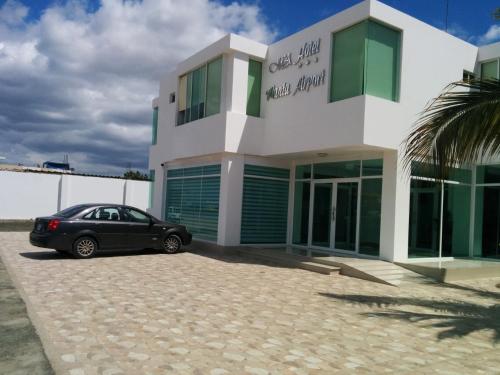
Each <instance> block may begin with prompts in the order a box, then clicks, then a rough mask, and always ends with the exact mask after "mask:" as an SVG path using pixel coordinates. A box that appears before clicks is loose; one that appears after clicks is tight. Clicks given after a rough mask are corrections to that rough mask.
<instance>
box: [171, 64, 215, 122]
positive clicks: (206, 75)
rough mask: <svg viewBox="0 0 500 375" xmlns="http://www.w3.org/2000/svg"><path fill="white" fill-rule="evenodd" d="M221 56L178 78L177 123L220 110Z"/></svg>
mask: <svg viewBox="0 0 500 375" xmlns="http://www.w3.org/2000/svg"><path fill="white" fill-rule="evenodd" d="M221 79H222V57H220V58H218V59H216V60H214V61H211V62H210V63H208V64H206V65H203V66H202V67H200V68H198V69H196V70H193V71H192V72H189V73H187V74H185V75H184V76H182V77H180V78H179V95H185V97H182V98H181V97H179V100H178V103H179V104H178V113H177V125H182V124H184V123H186V122H190V121H195V120H198V119H201V118H204V117H206V116H210V115H213V114H216V113H219V112H220V101H221V87H222V81H221Z"/></svg>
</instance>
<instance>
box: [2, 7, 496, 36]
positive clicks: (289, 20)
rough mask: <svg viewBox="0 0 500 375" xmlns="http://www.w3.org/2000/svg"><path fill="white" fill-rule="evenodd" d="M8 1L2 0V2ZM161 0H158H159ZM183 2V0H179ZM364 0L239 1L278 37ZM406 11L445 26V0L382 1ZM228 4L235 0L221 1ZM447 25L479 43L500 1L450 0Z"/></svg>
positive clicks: (33, 13)
mask: <svg viewBox="0 0 500 375" xmlns="http://www.w3.org/2000/svg"><path fill="white" fill-rule="evenodd" d="M5 1H6V0H0V4H3V3H5ZM158 1H159V0H158ZM179 1H182V0H179ZM360 1H361V0H329V1H327V0H307V1H304V0H300V1H299V0H288V1H286V5H284V3H285V2H283V1H274V0H260V1H246V0H243V1H239V2H240V3H247V4H257V5H258V6H259V7H260V8H261V9H262V13H263V15H264V17H265V22H266V23H267V24H268V25H270V26H272V27H273V28H274V29H276V30H277V31H278V39H280V38H282V37H285V36H287V35H290V34H293V33H294V32H297V31H299V30H301V29H303V28H305V27H307V26H310V25H312V24H314V23H316V22H318V21H320V20H322V19H324V18H326V17H328V16H331V15H333V14H335V13H337V12H339V11H342V10H343V9H346V8H348V7H350V6H352V5H355V4H357V3H359V2H360ZM381 1H382V2H383V3H386V4H387V5H389V6H392V7H394V8H396V9H398V10H400V11H402V12H404V13H407V14H410V15H412V16H413V17H415V18H418V19H419V20H422V21H424V22H426V23H428V24H430V25H433V26H435V27H437V28H440V29H444V27H445V14H446V0H381ZM21 2H22V3H23V4H25V5H27V6H28V7H29V8H30V12H29V15H28V19H31V20H34V19H37V18H38V17H40V14H41V13H42V12H43V10H44V9H45V8H47V6H50V5H53V4H60V3H63V2H65V0H57V1H54V0H21ZM85 2H86V3H87V10H88V11H94V10H96V9H97V8H98V7H99V4H100V1H99V0H89V1H85ZM220 2H221V3H223V4H225V5H229V4H231V3H233V2H234V1H233V0H223V1H220ZM448 3H449V4H448V28H449V30H450V32H452V33H454V34H456V35H457V36H459V37H461V38H462V39H469V38H470V41H471V42H476V41H477V40H476V39H475V38H478V37H479V36H481V35H484V34H485V33H486V32H487V31H488V29H489V27H490V26H491V25H493V24H495V20H494V19H493V18H492V16H491V13H492V12H493V10H494V9H495V8H497V7H500V1H498V0H477V1H473V0H448Z"/></svg>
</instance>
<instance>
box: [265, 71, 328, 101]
mask: <svg viewBox="0 0 500 375" xmlns="http://www.w3.org/2000/svg"><path fill="white" fill-rule="evenodd" d="M325 77H326V70H325V69H323V71H322V72H321V73H318V74H311V75H303V76H302V77H300V79H299V81H298V82H297V85H296V86H295V90H294V91H293V94H292V90H291V89H292V85H291V84H290V83H288V82H285V83H283V84H282V85H279V86H276V85H273V86H271V88H270V89H268V90H267V91H266V97H267V100H269V99H279V98H282V97H284V96H288V95H292V96H294V95H295V94H297V93H298V92H300V91H306V92H309V89H310V88H311V87H317V86H321V85H324V84H325Z"/></svg>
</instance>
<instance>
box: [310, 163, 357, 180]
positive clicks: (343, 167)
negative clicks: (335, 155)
mask: <svg viewBox="0 0 500 375" xmlns="http://www.w3.org/2000/svg"><path fill="white" fill-rule="evenodd" d="M360 164H361V163H360V162H359V160H354V161H341V162H335V163H320V164H314V178H345V177H359V176H360V174H359V172H360Z"/></svg>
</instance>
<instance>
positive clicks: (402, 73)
mask: <svg viewBox="0 0 500 375" xmlns="http://www.w3.org/2000/svg"><path fill="white" fill-rule="evenodd" d="M499 56H500V43H497V44H493V45H489V46H484V47H477V46H474V45H472V44H469V43H467V42H465V41H463V40H460V39H457V38H456V37H454V36H452V35H450V34H447V33H445V32H443V31H441V30H438V29H436V28H434V27H432V26H429V25H427V24H425V23H423V22H421V21H419V20H417V19H415V18H412V17H410V16H408V15H406V14H404V13H401V12H399V11H397V10H395V9H393V8H391V7H389V6H387V5H384V4H382V3H380V2H378V1H375V0H366V1H363V2H361V3H360V4H358V5H356V6H354V7H352V8H349V9H347V10H345V11H343V12H341V13H338V14H336V15H334V16H332V17H330V18H327V19H325V20H323V21H321V22H319V23H317V24H315V25H312V26H311V27H308V28H307V29H304V30H302V31H300V32H298V33H296V34H293V35H291V36H289V37H287V38H285V39H283V40H280V41H278V42H276V43H274V44H271V45H264V44H261V43H258V42H255V41H252V40H249V39H246V38H243V37H240V36H237V35H233V34H230V35H226V36H225V37H224V38H222V39H220V40H219V41H217V42H215V43H213V44H212V45H210V46H208V47H206V48H205V49H203V50H201V51H199V52H198V53H196V54H195V55H193V56H191V57H190V58H188V59H187V60H185V61H183V62H181V63H180V64H179V65H178V66H177V68H176V69H175V70H174V71H173V72H172V73H169V74H168V75H166V76H165V77H164V78H163V79H162V80H161V83H160V95H159V97H158V98H157V99H155V100H154V101H153V108H154V121H153V125H154V129H153V132H154V135H153V145H152V146H151V150H150V169H151V170H152V173H154V177H155V183H154V193H153V204H152V208H151V212H152V213H153V214H155V215H157V216H159V217H162V218H165V219H167V220H171V221H177V222H181V223H184V224H186V225H187V226H188V228H189V230H190V231H192V232H193V235H194V237H195V238H197V239H200V240H205V241H210V242H213V243H216V244H218V245H221V246H233V245H239V244H262V245H266V246H267V245H270V244H273V245H285V244H286V245H293V246H296V247H298V248H301V247H302V248H304V249H309V250H310V249H315V250H318V251H325V252H331V251H335V252H347V253H352V254H359V255H360V256H371V257H379V258H380V259H385V260H389V261H408V260H411V259H413V258H416V259H417V258H418V259H419V260H422V259H423V258H435V257H439V256H440V255H441V256H442V257H499V254H500V250H499V246H500V245H499V242H500V241H499V239H500V165H488V166H477V167H475V168H473V169H460V170H458V169H457V171H456V173H455V174H454V176H453V177H452V178H453V180H450V181H447V182H445V183H443V184H441V183H436V182H435V181H434V180H432V179H429V178H426V174H425V168H420V167H419V166H417V165H415V167H414V168H413V172H412V177H411V179H410V178H409V177H408V176H407V175H406V174H404V173H403V171H402V168H401V151H400V150H399V151H398V148H400V146H401V143H402V141H403V140H404V139H405V137H406V136H407V135H408V133H409V130H410V128H411V127H412V125H413V124H414V122H415V120H416V119H417V118H418V115H419V113H421V111H422V110H423V109H424V108H425V106H426V104H427V103H428V102H429V101H430V100H431V99H432V98H434V97H436V96H437V95H439V93H440V92H441V91H442V90H443V88H444V87H445V86H447V85H448V84H449V83H451V82H454V81H459V80H461V79H462V78H463V76H464V74H470V73H474V74H476V75H479V76H483V77H487V76H495V77H498V76H499ZM442 191H444V194H441V192H442Z"/></svg>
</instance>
